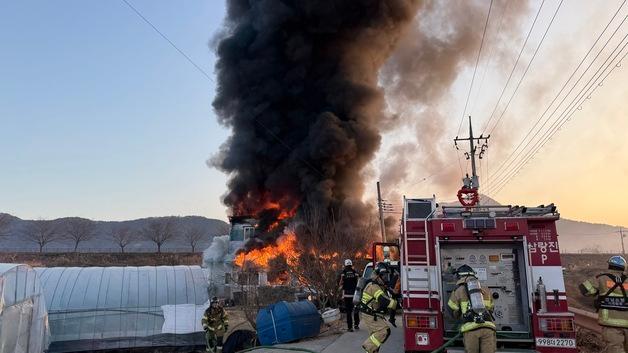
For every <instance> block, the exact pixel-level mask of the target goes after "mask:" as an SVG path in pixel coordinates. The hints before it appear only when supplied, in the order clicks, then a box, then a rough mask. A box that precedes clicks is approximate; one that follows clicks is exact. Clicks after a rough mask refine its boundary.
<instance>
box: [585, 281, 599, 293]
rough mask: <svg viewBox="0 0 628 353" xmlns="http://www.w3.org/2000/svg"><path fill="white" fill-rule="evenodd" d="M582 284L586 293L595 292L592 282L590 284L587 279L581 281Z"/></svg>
mask: <svg viewBox="0 0 628 353" xmlns="http://www.w3.org/2000/svg"><path fill="white" fill-rule="evenodd" d="M582 285H583V286H584V288H585V289H586V290H587V294H590V295H594V294H595V293H597V289H595V287H594V286H593V284H591V282H590V281H589V280H586V281H584V282H582Z"/></svg>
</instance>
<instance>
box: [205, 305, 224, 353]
mask: <svg viewBox="0 0 628 353" xmlns="http://www.w3.org/2000/svg"><path fill="white" fill-rule="evenodd" d="M201 323H202V324H203V329H204V330H205V339H206V340H207V349H206V351H207V352H212V353H217V352H221V351H222V338H223V336H224V335H225V332H227V329H228V328H229V320H228V318H227V314H226V313H225V309H223V307H222V306H221V305H220V304H219V303H218V298H216V297H213V298H212V300H211V302H210V304H209V308H207V309H206V310H205V314H204V315H203V319H202V320H201Z"/></svg>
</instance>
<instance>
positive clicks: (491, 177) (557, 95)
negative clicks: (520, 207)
mask: <svg viewBox="0 0 628 353" xmlns="http://www.w3.org/2000/svg"><path fill="white" fill-rule="evenodd" d="M625 3H626V0H624V2H622V4H621V5H620V6H619V8H618V9H617V11H616V12H615V14H614V15H613V17H612V18H611V19H610V21H609V22H608V23H607V24H606V26H605V27H604V29H603V30H602V32H601V33H600V34H599V35H598V37H597V38H596V40H595V42H594V43H593V45H591V47H590V48H589V50H588V51H587V53H586V54H585V55H584V56H583V57H582V60H580V63H579V64H578V66H577V67H576V68H575V69H574V71H573V72H572V73H571V75H570V76H569V78H568V79H567V80H566V81H565V83H564V84H563V85H562V87H561V89H560V90H559V92H558V93H557V94H556V96H555V97H554V99H553V100H552V101H551V102H550V104H549V105H548V106H547V108H546V109H545V111H543V113H542V114H541V116H539V118H538V119H537V120H536V122H535V123H534V125H533V126H532V128H530V130H528V132H527V133H526V135H525V136H524V137H523V139H521V141H520V142H519V144H518V145H517V147H515V149H514V150H513V151H512V152H511V153H510V155H508V157H507V158H506V159H505V160H504V161H503V162H502V163H501V164H500V165H499V167H498V168H497V169H496V170H495V172H494V173H493V175H497V174H499V173H500V172H502V170H504V169H506V170H507V169H508V168H509V167H510V165H511V164H512V162H513V161H514V160H516V159H517V158H518V157H519V156H520V155H521V152H522V151H523V150H525V149H526V148H527V146H528V145H529V144H530V142H531V141H532V140H533V139H534V138H535V137H536V136H537V135H538V133H539V132H540V131H541V129H542V128H543V127H544V126H545V124H547V122H548V121H549V119H550V117H551V115H550V116H548V117H547V119H546V120H545V122H544V123H543V124H542V125H541V127H540V128H539V130H537V132H536V133H535V134H534V136H533V137H532V138H531V139H530V140H529V141H528V143H527V144H526V146H524V147H523V149H521V150H519V147H521V145H522V144H523V143H524V142H525V141H526V140H527V138H528V136H530V134H531V133H532V131H533V130H534V129H535V128H536V126H537V125H538V123H539V122H540V121H541V119H542V118H543V116H545V114H546V113H547V112H548V111H549V110H550V108H551V107H552V105H553V104H554V103H555V102H556V100H557V99H558V98H559V97H560V95H561V94H562V92H563V91H564V90H565V88H566V87H567V85H568V84H569V81H571V79H572V78H573V77H574V75H575V74H576V73H577V72H578V70H579V69H580V67H581V66H582V64H584V62H585V61H586V58H587V57H588V56H589V54H590V53H591V52H592V51H593V49H594V48H595V46H596V45H597V44H598V42H599V41H600V39H602V37H603V36H604V33H606V31H607V30H608V28H609V26H610V25H611V23H613V21H614V20H615V18H616V17H617V15H618V14H619V12H620V11H621V8H622V7H623V6H624V4H625ZM627 17H628V16H626V17H624V20H623V21H622V22H621V23H620V24H619V26H617V28H616V29H615V31H614V32H613V33H612V34H611V36H610V37H609V38H608V40H607V41H606V43H605V44H604V46H603V47H602V49H600V51H599V52H598V54H597V55H596V56H595V58H593V60H592V61H591V63H590V64H589V66H588V67H587V68H586V69H585V70H584V72H583V74H582V75H581V76H580V78H579V79H578V81H576V83H575V84H574V86H573V87H572V88H571V90H569V92H568V93H567V94H566V95H565V97H564V98H563V100H562V101H561V102H560V103H559V104H558V106H557V108H558V107H559V106H560V105H561V104H562V103H563V102H564V100H565V99H566V98H567V97H568V96H569V94H571V92H572V91H573V89H574V88H575V87H576V85H577V84H578V83H579V82H580V80H581V79H582V77H583V76H584V73H585V72H586V71H587V70H588V69H589V68H590V67H591V65H593V63H594V62H595V60H596V59H597V58H598V57H599V55H600V54H601V53H602V52H603V50H604V49H605V48H606V46H607V45H608V43H609V42H610V41H611V39H612V38H613V37H614V36H615V34H616V33H617V31H618V30H619V29H620V28H621V25H622V24H623V23H624V21H626V18H627ZM555 111H556V110H554V112H555ZM518 150H519V153H517V155H516V156H515V157H514V159H513V160H511V161H510V163H508V164H507V165H506V163H507V162H508V161H509V160H510V158H511V157H512V156H513V155H514V154H515V152H517V151H518ZM488 179H493V176H490V177H489V176H487V180H488Z"/></svg>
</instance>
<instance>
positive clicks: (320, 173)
mask: <svg viewBox="0 0 628 353" xmlns="http://www.w3.org/2000/svg"><path fill="white" fill-rule="evenodd" d="M121 1H122V2H123V3H124V4H126V5H127V6H128V7H129V8H130V9H131V10H132V11H133V12H134V13H135V14H136V15H137V16H138V17H139V18H141V19H142V21H144V22H145V23H146V24H148V25H149V26H150V27H151V28H152V29H153V30H154V31H155V32H156V33H157V34H159V36H160V37H161V38H163V39H164V40H165V41H166V42H168V43H169V44H170V46H172V47H173V48H174V49H175V50H176V51H177V52H178V53H179V54H181V56H183V57H184V58H185V59H186V60H187V61H188V62H189V63H190V64H191V65H192V66H194V67H195V68H196V69H197V70H198V71H199V72H200V73H201V74H202V75H203V76H205V78H207V79H208V80H209V81H210V82H212V83H215V82H216V81H215V80H214V79H213V78H212V77H211V76H209V74H207V72H206V71H205V70H203V69H202V68H201V67H200V66H199V65H198V64H196V62H194V60H192V58H191V57H190V56H189V55H187V54H186V53H185V52H184V51H183V50H181V49H180V48H179V47H178V46H177V45H176V44H174V42H172V41H171V40H170V39H169V38H168V37H167V36H166V35H165V34H164V33H163V32H162V31H160V30H159V28H157V26H155V25H154V24H153V23H152V22H151V21H150V20H149V19H148V18H146V17H145V16H144V15H142V13H141V12H140V11H139V10H138V9H137V8H135V7H134V6H133V5H131V3H130V2H129V1H127V0H121ZM262 112H263V110H262ZM262 112H259V113H258V115H259V114H261V113H262ZM252 118H253V120H254V121H255V122H256V123H257V124H258V125H259V126H261V127H262V128H263V129H264V130H266V132H267V133H268V135H270V136H271V137H272V138H273V139H274V140H276V141H277V142H279V144H281V145H282V146H283V147H285V148H286V149H287V150H288V151H290V152H293V151H294V149H293V148H292V147H290V146H289V145H288V144H287V143H286V142H285V141H283V140H282V139H281V138H280V137H279V136H277V135H276V134H275V133H274V132H273V131H272V130H271V129H269V128H268V127H267V126H266V125H265V124H264V123H262V122H261V121H260V120H259V119H258V118H257V116H254V117H252ZM297 159H299V160H300V161H301V162H302V163H303V164H305V165H306V166H307V167H308V168H310V169H311V170H312V171H313V172H315V173H316V174H318V175H319V176H321V177H325V175H324V174H323V173H322V172H321V171H320V170H318V168H316V167H314V166H313V165H312V164H311V163H310V162H308V161H307V160H305V159H303V158H302V157H299V156H297Z"/></svg>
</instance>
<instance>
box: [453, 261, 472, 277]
mask: <svg viewBox="0 0 628 353" xmlns="http://www.w3.org/2000/svg"><path fill="white" fill-rule="evenodd" d="M456 275H457V276H458V278H460V277H465V276H473V277H475V271H474V270H473V269H472V268H471V266H469V265H466V264H465V265H462V266H460V267H458V269H457V270H456Z"/></svg>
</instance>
